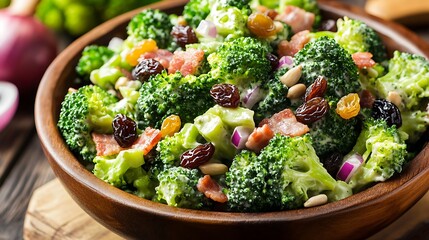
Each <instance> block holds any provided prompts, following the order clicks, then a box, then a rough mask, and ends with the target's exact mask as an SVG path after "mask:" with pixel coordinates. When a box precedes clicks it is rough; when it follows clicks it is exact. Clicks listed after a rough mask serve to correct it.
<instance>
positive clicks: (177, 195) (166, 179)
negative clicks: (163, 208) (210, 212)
mask: <svg viewBox="0 0 429 240" xmlns="http://www.w3.org/2000/svg"><path fill="white" fill-rule="evenodd" d="M200 177H202V176H201V174H200V173H199V172H198V170H196V169H188V168H183V167H171V168H167V169H165V170H164V171H162V172H161V173H160V174H159V175H158V180H159V185H158V186H157V187H156V188H155V190H156V196H155V200H156V201H158V202H161V203H165V204H167V205H170V206H174V207H180V208H191V209H201V208H202V207H203V206H204V204H203V202H204V201H205V200H204V198H205V197H204V195H203V194H202V193H201V192H199V191H198V190H197V184H198V180H199V178H200Z"/></svg>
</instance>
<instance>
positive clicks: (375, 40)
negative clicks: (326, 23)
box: [335, 17, 387, 62]
mask: <svg viewBox="0 0 429 240" xmlns="http://www.w3.org/2000/svg"><path fill="white" fill-rule="evenodd" d="M337 29H338V30H337V32H336V34H335V40H336V41H337V42H338V43H339V44H340V45H341V46H342V47H343V48H344V49H346V50H347V51H348V52H349V53H350V54H353V53H356V52H370V53H372V55H373V59H374V61H376V62H383V61H385V60H387V52H386V48H385V46H384V44H383V42H382V41H381V38H380V36H379V35H378V34H377V33H376V32H375V31H374V29H372V28H370V27H369V26H368V25H366V24H365V23H364V22H362V21H359V20H356V19H350V18H348V17H344V18H343V19H341V18H340V19H338V20H337Z"/></svg>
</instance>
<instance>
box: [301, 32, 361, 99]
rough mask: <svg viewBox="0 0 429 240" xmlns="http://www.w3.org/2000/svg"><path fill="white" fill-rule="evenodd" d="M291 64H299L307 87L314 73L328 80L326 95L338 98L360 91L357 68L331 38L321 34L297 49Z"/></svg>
mask: <svg viewBox="0 0 429 240" xmlns="http://www.w3.org/2000/svg"><path fill="white" fill-rule="evenodd" d="M294 63H295V65H297V66H298V65H302V76H301V79H300V81H302V82H303V83H304V84H305V85H306V86H310V85H311V84H312V83H313V82H314V80H316V78H317V76H319V75H322V76H324V77H325V78H326V80H327V81H328V89H327V91H326V96H329V97H333V98H341V97H342V96H344V95H346V94H348V93H356V92H359V90H360V84H359V81H358V68H357V67H356V65H355V63H354V62H353V59H352V58H351V55H350V54H349V53H348V52H347V51H346V50H344V48H342V47H341V46H340V45H338V43H336V42H335V40H334V39H331V38H328V37H321V38H318V39H316V40H315V41H313V42H310V43H308V44H306V45H305V46H304V48H303V49H301V50H300V51H299V52H298V53H297V54H296V55H295V58H294Z"/></svg>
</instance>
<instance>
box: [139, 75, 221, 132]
mask: <svg viewBox="0 0 429 240" xmlns="http://www.w3.org/2000/svg"><path fill="white" fill-rule="evenodd" d="M218 82H219V81H218V80H217V79H215V78H212V77H211V76H210V75H207V74H202V75H200V76H198V77H196V76H194V75H187V76H186V77H183V76H182V74H181V73H180V72H176V73H174V74H170V75H169V74H167V72H166V71H163V72H162V73H160V74H157V75H155V76H152V77H151V78H149V80H148V81H146V82H144V83H143V85H142V87H141V88H140V97H139V99H138V100H137V104H136V114H137V120H138V124H139V128H140V129H144V128H145V127H147V126H151V127H155V128H160V127H161V124H162V121H163V120H164V119H165V118H166V117H168V116H170V115H172V114H175V115H178V116H179V117H180V119H181V122H182V123H188V122H193V120H194V118H195V117H197V116H198V115H201V114H203V113H204V112H205V111H206V110H207V109H209V108H210V107H211V106H213V104H214V102H213V99H212V98H211V96H210V89H211V87H212V86H213V85H214V84H216V83H218Z"/></svg>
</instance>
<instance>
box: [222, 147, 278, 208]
mask: <svg viewBox="0 0 429 240" xmlns="http://www.w3.org/2000/svg"><path fill="white" fill-rule="evenodd" d="M267 177H268V162H266V159H260V158H258V156H257V155H256V154H255V153H254V152H251V151H248V150H243V151H242V152H240V153H239V154H237V155H236V156H235V158H234V160H233V161H232V164H231V167H230V168H229V171H228V172H227V173H226V179H225V183H226V186H227V190H226V194H227V196H228V202H227V206H228V209H229V210H230V211H237V212H261V211H269V210H275V209H278V208H280V205H279V201H276V199H275V198H273V197H271V196H270V195H269V194H270V193H271V191H272V190H271V189H270V185H269V183H268V181H267Z"/></svg>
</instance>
